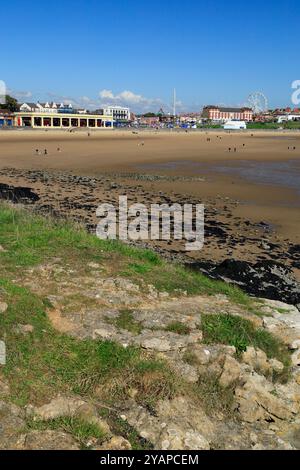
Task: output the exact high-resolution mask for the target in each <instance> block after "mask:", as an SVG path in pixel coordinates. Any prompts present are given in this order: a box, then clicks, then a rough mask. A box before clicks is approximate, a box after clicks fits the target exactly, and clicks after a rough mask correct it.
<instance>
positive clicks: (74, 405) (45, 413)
mask: <svg viewBox="0 0 300 470" xmlns="http://www.w3.org/2000/svg"><path fill="white" fill-rule="evenodd" d="M84 404H85V401H83V400H82V399H81V398H77V397H63V396H58V397H56V398H54V399H53V400H52V401H51V402H50V403H47V404H46V405H42V406H40V407H36V408H35V409H34V415H35V416H36V418H38V419H41V420H43V421H47V420H49V419H55V418H60V417H62V416H74V415H75V413H76V411H77V410H78V408H79V407H81V406H82V405H84Z"/></svg>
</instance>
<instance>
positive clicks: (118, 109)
mask: <svg viewBox="0 0 300 470" xmlns="http://www.w3.org/2000/svg"><path fill="white" fill-rule="evenodd" d="M103 114H105V116H112V117H113V119H114V121H130V109H129V108H125V107H123V106H107V107H106V108H104V109H103Z"/></svg>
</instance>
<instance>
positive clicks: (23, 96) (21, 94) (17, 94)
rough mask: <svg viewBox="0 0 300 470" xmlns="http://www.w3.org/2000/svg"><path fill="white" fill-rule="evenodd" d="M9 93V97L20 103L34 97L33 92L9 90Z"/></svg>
mask: <svg viewBox="0 0 300 470" xmlns="http://www.w3.org/2000/svg"><path fill="white" fill-rule="evenodd" d="M7 93H8V94H9V95H12V96H13V97H14V98H16V99H17V100H18V101H25V100H29V99H30V98H31V97H32V92H31V91H18V90H11V89H8V90H7Z"/></svg>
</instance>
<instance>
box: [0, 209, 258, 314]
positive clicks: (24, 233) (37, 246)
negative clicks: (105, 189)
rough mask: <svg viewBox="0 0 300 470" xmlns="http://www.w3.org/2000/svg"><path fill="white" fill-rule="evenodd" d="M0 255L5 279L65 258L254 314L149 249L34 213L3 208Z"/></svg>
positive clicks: (219, 287) (236, 297)
mask: <svg viewBox="0 0 300 470" xmlns="http://www.w3.org/2000/svg"><path fill="white" fill-rule="evenodd" d="M0 245H2V246H3V247H4V248H5V250H7V251H6V252H0V263H1V268H2V276H4V275H5V276H6V277H9V278H13V277H14V276H15V275H16V274H20V273H21V270H22V269H25V268H30V267H34V266H37V265H39V264H42V263H46V262H50V261H51V259H57V258H61V264H62V265H64V266H66V264H70V265H71V266H72V268H73V269H77V270H82V269H86V266H87V264H88V262H91V261H93V262H98V263H99V264H100V265H101V267H104V268H106V269H107V270H109V272H110V273H111V274H112V275H121V274H123V275H125V276H127V277H130V278H131V279H132V280H134V281H136V282H137V283H139V284H141V283H147V284H153V285H154V286H155V287H156V288H157V289H158V290H159V291H166V292H170V293H174V294H175V293H176V292H177V291H186V292H187V293H188V294H189V295H196V294H207V295H214V294H225V295H227V296H228V297H229V298H230V299H231V300H232V301H233V302H236V303H239V304H242V305H244V306H246V307H249V308H251V304H252V300H251V299H250V298H249V297H248V296H247V295H246V294H245V293H243V292H242V291H241V290H240V289H238V288H237V287H234V286H231V285H228V284H226V283H225V282H221V281H214V280H211V279H209V278H208V277H206V276H204V275H202V274H201V273H197V272H193V271H191V270H188V269H186V268H184V267H183V266H181V265H179V264H175V263H168V262H166V261H165V260H163V259H162V258H161V257H160V256H159V255H158V254H156V253H155V252H153V251H151V250H148V249H140V248H135V247H132V246H129V245H126V244H124V243H122V242H120V241H117V240H109V241H107V240H100V239H98V238H97V237H95V236H92V235H90V234H88V233H87V232H86V231H85V230H84V229H83V228H82V227H80V226H78V225H74V223H71V222H68V221H65V220H56V219H53V218H51V217H42V216H39V215H37V214H34V213H32V212H31V211H30V210H25V209H19V208H16V207H12V206H11V205H8V204H4V203H0Z"/></svg>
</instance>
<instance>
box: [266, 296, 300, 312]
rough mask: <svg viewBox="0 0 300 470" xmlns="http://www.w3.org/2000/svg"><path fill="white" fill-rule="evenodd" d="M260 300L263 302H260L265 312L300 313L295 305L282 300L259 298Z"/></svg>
mask: <svg viewBox="0 0 300 470" xmlns="http://www.w3.org/2000/svg"><path fill="white" fill-rule="evenodd" d="M258 300H259V301H260V302H263V306H262V305H261V304H259V307H260V309H261V310H262V311H263V312H265V313H274V314H277V313H283V314H289V313H293V314H297V315H298V314H299V310H298V309H297V307H295V306H294V305H290V304H287V303H285V302H281V301H280V300H272V299H262V298H260V299H258Z"/></svg>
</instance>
